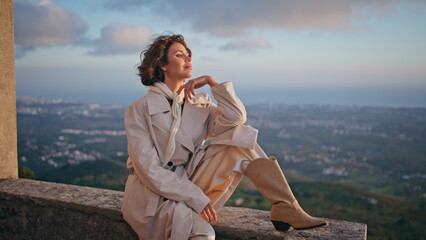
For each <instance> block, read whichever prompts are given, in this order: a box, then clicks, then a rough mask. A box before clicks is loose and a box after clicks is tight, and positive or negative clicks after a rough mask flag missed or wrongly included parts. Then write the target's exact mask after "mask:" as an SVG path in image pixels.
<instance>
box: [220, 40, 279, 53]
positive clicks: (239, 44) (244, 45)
mask: <svg viewBox="0 0 426 240" xmlns="http://www.w3.org/2000/svg"><path fill="white" fill-rule="evenodd" d="M268 48H271V45H270V44H269V42H268V41H267V40H265V39H244V40H236V41H231V42H229V43H227V44H225V45H222V46H220V47H219V49H220V50H223V51H233V50H236V51H239V52H240V53H244V52H252V51H255V50H258V49H268Z"/></svg>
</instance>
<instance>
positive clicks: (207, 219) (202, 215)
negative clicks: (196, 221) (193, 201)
mask: <svg viewBox="0 0 426 240" xmlns="http://www.w3.org/2000/svg"><path fill="white" fill-rule="evenodd" d="M200 215H201V217H203V219H204V220H206V221H207V222H208V221H209V218H208V217H207V215H206V213H205V212H204V211H202V212H201V214H200Z"/></svg>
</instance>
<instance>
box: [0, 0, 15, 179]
mask: <svg viewBox="0 0 426 240" xmlns="http://www.w3.org/2000/svg"><path fill="white" fill-rule="evenodd" d="M0 11H1V14H0V136H1V137H0V179H1V178H16V177H18V155H17V138H16V90H15V62H14V59H15V56H14V48H13V1H12V0H0Z"/></svg>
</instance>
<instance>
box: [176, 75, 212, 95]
mask: <svg viewBox="0 0 426 240" xmlns="http://www.w3.org/2000/svg"><path fill="white" fill-rule="evenodd" d="M205 85H209V86H210V87H214V86H216V85H217V82H216V80H215V79H214V78H212V77H210V76H208V75H204V76H201V77H197V78H193V79H191V80H189V81H188V82H187V83H185V84H183V85H182V86H181V87H180V88H179V89H178V91H177V92H176V93H177V94H178V95H179V94H180V92H182V90H184V91H185V98H186V99H187V100H190V99H192V97H193V96H195V92H194V90H195V89H198V88H201V87H204V86H205Z"/></svg>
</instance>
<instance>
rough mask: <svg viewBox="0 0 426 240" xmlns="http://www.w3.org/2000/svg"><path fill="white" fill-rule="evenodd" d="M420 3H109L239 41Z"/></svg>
mask: <svg viewBox="0 0 426 240" xmlns="http://www.w3.org/2000/svg"><path fill="white" fill-rule="evenodd" d="M403 2H410V3H418V5H416V6H417V7H418V8H423V9H425V7H426V4H425V1H424V0H321V1H315V0H298V1H294V0H268V1H259V0H244V1H237V0H215V1H198V0H180V1H175V0H157V1H153V0H151V1H150V0H144V1H135V0H110V1H109V2H108V6H109V7H110V8H113V7H114V6H115V9H116V10H119V11H123V10H126V11H128V10H129V9H131V8H132V9H138V7H139V9H140V8H144V9H145V10H146V8H150V9H151V11H153V12H155V13H157V14H161V15H162V16H163V17H164V18H169V20H171V21H172V22H174V23H176V22H179V21H187V22H189V23H190V24H191V25H192V27H193V29H194V30H197V31H200V32H207V33H210V34H212V35H216V36H222V37H232V36H242V35H246V34H247V33H249V32H250V30H252V29H255V28H267V29H268V28H269V29H281V30H286V31H298V30H305V29H309V30H324V31H336V30H337V31H342V30H344V31H347V30H351V29H354V28H356V27H357V26H355V24H354V22H356V21H357V20H365V19H368V18H375V17H382V16H384V15H387V14H390V13H391V12H393V11H394V10H395V7H396V5H397V4H399V3H403Z"/></svg>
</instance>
